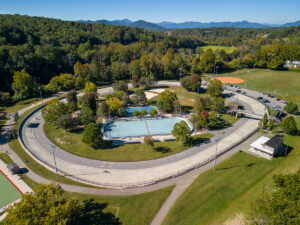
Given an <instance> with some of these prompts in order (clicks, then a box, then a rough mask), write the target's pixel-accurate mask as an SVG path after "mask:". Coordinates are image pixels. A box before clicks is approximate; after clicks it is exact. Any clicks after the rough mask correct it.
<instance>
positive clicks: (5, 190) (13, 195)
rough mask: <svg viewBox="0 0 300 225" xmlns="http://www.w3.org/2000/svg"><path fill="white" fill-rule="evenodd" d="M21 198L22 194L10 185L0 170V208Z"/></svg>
mask: <svg viewBox="0 0 300 225" xmlns="http://www.w3.org/2000/svg"><path fill="white" fill-rule="evenodd" d="M21 196H22V194H21V193H20V192H19V191H18V190H17V189H16V188H15V187H14V186H13V185H12V183H11V182H10V181H9V180H8V179H7V178H6V177H5V176H4V174H3V173H2V171H1V170H0V208H2V207H3V206H6V205H8V204H10V203H12V202H14V201H16V200H17V199H18V198H20V197H21Z"/></svg>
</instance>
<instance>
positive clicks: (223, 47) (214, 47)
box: [201, 45, 237, 53]
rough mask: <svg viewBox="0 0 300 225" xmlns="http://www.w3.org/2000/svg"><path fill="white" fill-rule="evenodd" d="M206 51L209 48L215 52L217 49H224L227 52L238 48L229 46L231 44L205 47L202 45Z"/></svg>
mask: <svg viewBox="0 0 300 225" xmlns="http://www.w3.org/2000/svg"><path fill="white" fill-rule="evenodd" d="M201 48H202V49H203V50H204V51H206V50H207V49H211V50H213V52H215V51H216V50H222V49H223V50H224V51H225V52H226V53H231V52H233V51H234V50H236V49H237V48H236V47H229V46H214V45H206V46H204V47H201Z"/></svg>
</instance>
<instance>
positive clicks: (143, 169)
mask: <svg viewBox="0 0 300 225" xmlns="http://www.w3.org/2000/svg"><path fill="white" fill-rule="evenodd" d="M159 84H160V85H176V86H179V85H180V84H179V82H159ZM111 91H112V89H111V88H104V89H99V90H98V93H99V94H100V95H101V94H107V93H110V92H111ZM236 95H237V96H238V99H239V101H242V102H243V103H245V104H246V105H247V106H248V107H249V109H250V110H251V111H252V112H253V113H255V114H259V115H264V113H265V110H266V109H265V106H264V105H263V104H261V103H260V102H258V101H256V100H254V99H252V98H250V97H247V96H244V95H240V94H236ZM29 124H31V125H30V126H28V125H29ZM32 124H34V126H32ZM43 124H44V121H43V119H42V117H41V115H40V110H39V111H37V112H35V113H33V114H32V115H30V116H29V117H27V118H25V120H24V123H23V126H21V127H20V129H21V130H20V136H19V138H20V141H21V143H22V144H23V145H24V147H25V149H27V152H28V153H29V154H31V155H32V154H34V155H35V157H33V158H34V159H35V160H37V161H38V162H39V163H41V164H43V165H44V166H46V167H48V168H49V166H50V167H52V168H50V169H51V170H54V169H53V168H54V167H55V165H54V160H53V155H52V148H51V145H53V143H51V142H50V141H49V140H48V139H47V137H46V136H45V134H44V132H43V129H42V127H43ZM257 129H258V120H256V119H251V118H242V119H240V120H239V121H238V122H236V123H235V124H234V125H233V126H232V127H229V128H227V129H226V130H224V131H222V132H219V133H218V134H216V135H215V137H214V138H213V139H212V140H211V142H210V143H206V144H202V145H200V146H197V147H193V148H191V149H188V150H186V151H183V152H181V153H178V154H175V155H172V156H168V157H165V158H161V159H156V160H150V161H143V162H106V161H99V160H92V159H87V158H83V157H79V156H76V155H73V154H70V153H67V152H65V151H63V150H62V149H60V148H59V147H57V146H56V147H55V149H54V151H55V158H56V166H57V168H58V169H59V171H60V172H61V173H63V174H65V175H67V176H69V177H70V178H72V179H75V180H79V181H83V182H86V183H91V184H94V185H97V186H102V187H107V188H127V187H137V186H145V185H150V184H153V183H157V182H159V181H161V180H165V179H168V178H171V177H174V176H178V175H180V174H182V173H185V172H187V171H189V170H191V169H193V168H195V167H199V166H201V165H202V164H205V163H207V162H208V161H211V160H212V159H213V158H214V156H215V150H216V143H215V142H214V140H216V139H219V138H221V137H222V139H220V140H219V142H218V148H217V150H218V151H217V154H218V155H219V154H222V153H223V152H225V151H227V150H229V149H230V147H232V146H235V145H236V144H238V143H240V142H242V141H243V140H245V139H246V138H247V137H249V135H250V134H252V133H254V132H255V131H256V130H257ZM116 154H117V153H116ZM44 162H45V163H46V164H48V165H49V166H47V165H46V164H45V163H44Z"/></svg>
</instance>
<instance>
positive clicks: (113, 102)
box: [107, 97, 123, 113]
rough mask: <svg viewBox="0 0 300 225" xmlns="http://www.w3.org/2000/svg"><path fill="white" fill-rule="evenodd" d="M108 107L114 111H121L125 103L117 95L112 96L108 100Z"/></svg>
mask: <svg viewBox="0 0 300 225" xmlns="http://www.w3.org/2000/svg"><path fill="white" fill-rule="evenodd" d="M107 104H108V107H109V111H110V112H112V113H119V112H120V110H121V109H122V108H123V104H122V102H121V101H120V99H118V98H116V97H111V98H110V99H109V100H108V101H107Z"/></svg>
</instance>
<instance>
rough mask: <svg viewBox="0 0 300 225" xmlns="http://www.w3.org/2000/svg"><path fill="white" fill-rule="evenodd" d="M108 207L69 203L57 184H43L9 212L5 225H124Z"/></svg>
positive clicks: (92, 202)
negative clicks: (107, 210) (108, 210)
mask: <svg viewBox="0 0 300 225" xmlns="http://www.w3.org/2000/svg"><path fill="white" fill-rule="evenodd" d="M105 208H106V206H105V205H103V204H99V203H97V202H95V201H93V200H87V201H83V202H82V201H78V200H74V199H71V200H68V199H66V198H65V196H64V190H63V189H62V188H61V187H60V186H59V185H57V184H54V183H51V184H47V185H46V184H39V185H38V186H37V187H36V188H34V192H31V193H25V194H24V195H23V196H22V197H21V200H20V201H19V202H17V203H15V204H13V205H12V206H10V207H9V208H8V210H7V212H8V215H7V217H6V219H5V220H4V221H3V223H4V225H12V224H14V225H24V224H30V225H41V224H43V225H53V224H61V225H82V224H94V225H103V224H110V225H119V224H121V222H120V221H119V219H118V218H116V217H115V216H114V215H112V214H111V213H106V212H104V211H103V210H104V209H105Z"/></svg>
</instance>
